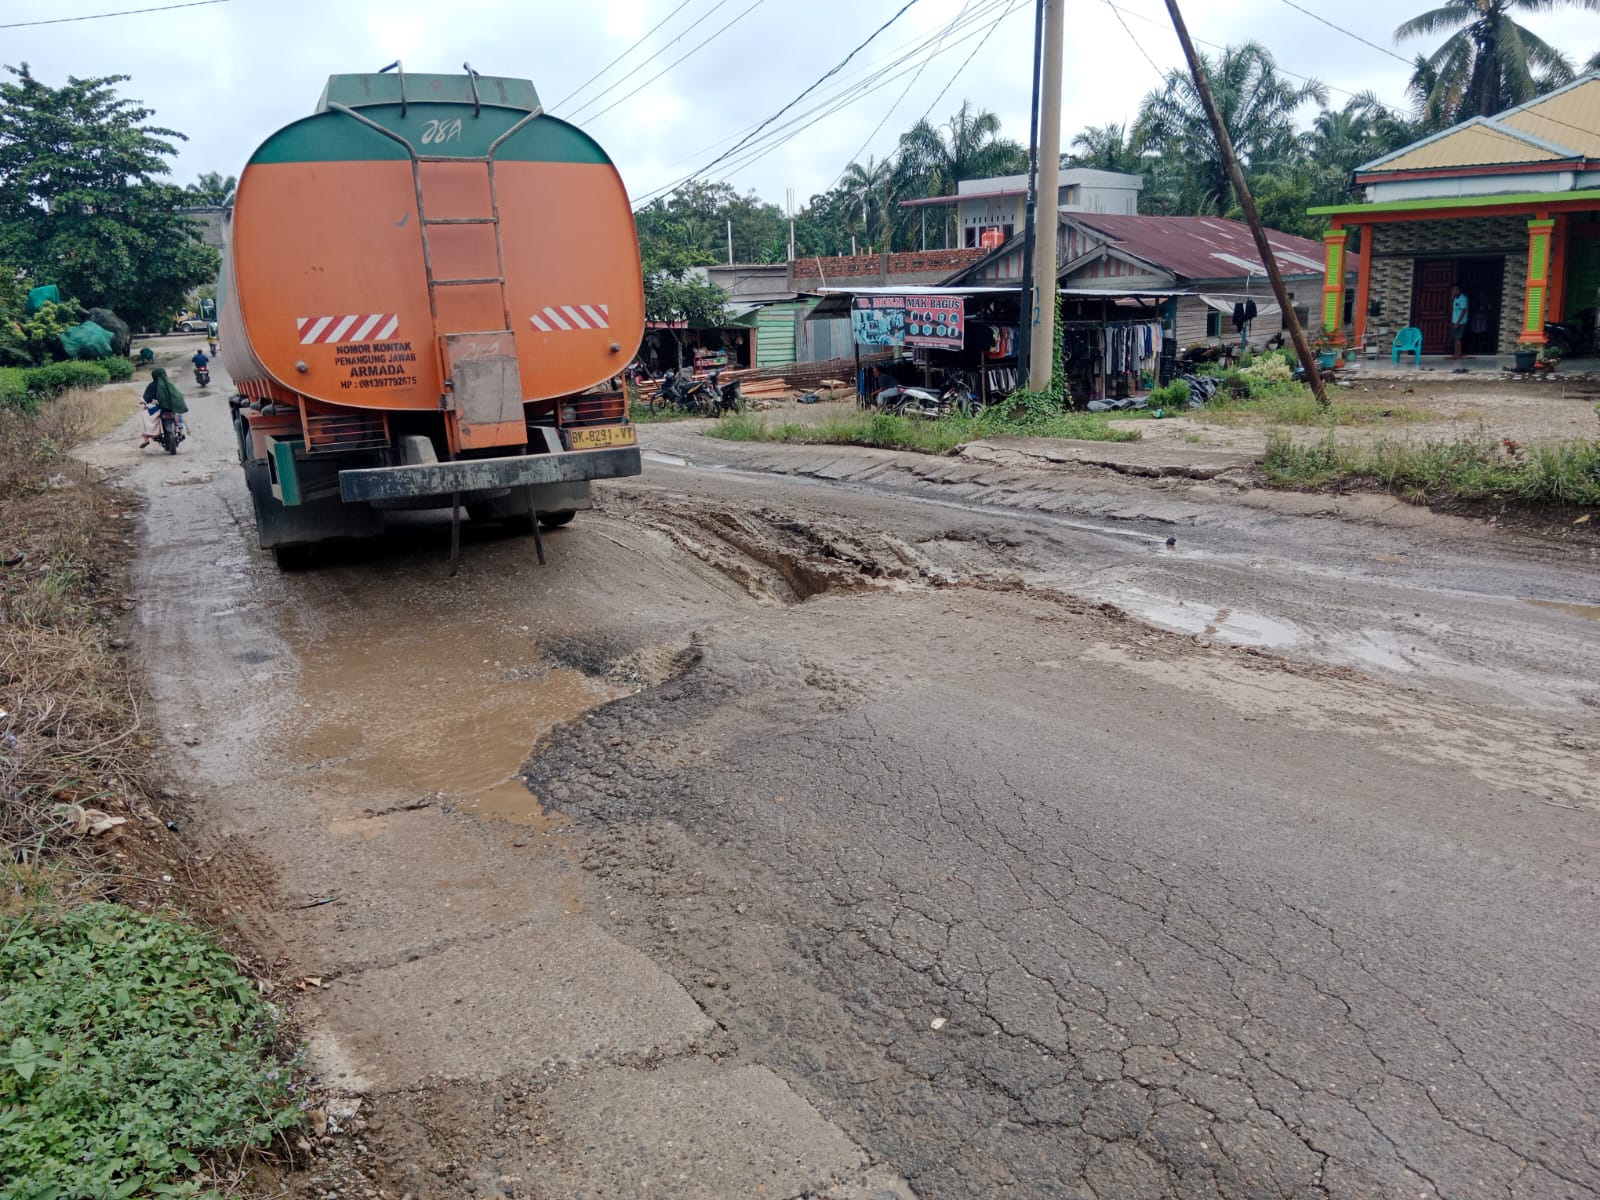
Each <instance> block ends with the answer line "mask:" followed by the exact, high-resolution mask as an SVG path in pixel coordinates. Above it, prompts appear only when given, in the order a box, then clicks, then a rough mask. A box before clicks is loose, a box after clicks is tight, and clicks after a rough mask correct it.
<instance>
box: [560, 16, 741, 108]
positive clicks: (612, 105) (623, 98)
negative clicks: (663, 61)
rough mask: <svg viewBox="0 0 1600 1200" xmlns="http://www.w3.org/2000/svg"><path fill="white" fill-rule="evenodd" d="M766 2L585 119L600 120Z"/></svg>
mask: <svg viewBox="0 0 1600 1200" xmlns="http://www.w3.org/2000/svg"><path fill="white" fill-rule="evenodd" d="M766 2H767V0H755V2H754V3H753V4H751V5H750V7H749V8H747V9H745V10H744V11H743V12H741V13H740V14H739V15H738V16H736V17H735V18H734V19H733V20H731V21H729V22H728V23H727V24H726V25H724V26H723V27H722V28H721V29H719V30H717V31H716V32H715V33H713V34H712V35H711V36H710V37H708V38H706V39H705V40H704V41H703V42H701V43H700V44H699V45H698V46H696V47H695V48H694V49H693V50H689V51H687V52H685V53H684V54H683V55H681V56H680V57H678V58H677V59H675V60H674V61H673V62H671V63H669V64H668V65H667V66H666V67H664V68H663V69H662V70H660V71H657V72H656V73H655V74H654V75H652V76H650V78H649V79H646V80H645V81H644V82H643V83H641V84H640V85H639V86H638V87H636V88H634V89H633V91H631V92H628V93H627V94H626V95H624V96H621V97H619V98H617V99H616V100H613V101H612V102H611V103H610V104H608V105H606V106H605V107H604V108H602V109H601V110H600V111H599V112H597V113H590V114H589V115H588V116H587V117H585V118H584V120H586V121H598V120H599V119H600V118H601V117H603V116H605V115H606V114H607V113H608V112H610V111H611V110H612V109H613V108H615V107H617V105H619V104H621V103H623V102H624V101H626V100H630V99H632V98H633V97H634V96H637V95H638V94H639V93H640V92H642V91H644V89H645V88H647V87H649V86H650V85H651V84H652V83H654V82H655V81H656V80H658V79H660V78H661V77H662V76H663V75H665V74H667V73H668V72H669V71H675V70H677V69H678V68H679V67H681V66H682V65H683V64H684V63H686V62H688V61H689V60H690V59H691V58H693V57H694V56H695V55H696V54H699V53H700V51H702V50H704V49H705V48H706V47H707V46H709V45H710V44H711V43H712V42H714V41H716V40H717V39H718V38H719V37H721V36H722V35H723V34H725V33H727V32H728V30H730V29H732V28H733V27H734V26H735V25H737V24H738V23H739V22H740V21H742V20H744V19H745V18H746V17H748V16H749V15H750V14H751V13H753V12H755V10H756V9H758V8H760V7H761V6H762V5H763V4H765V3H766ZM646 61H647V62H648V61H649V60H648V59H647V60H646ZM640 65H641V66H642V65H643V64H642V63H641V64H640ZM606 90H607V91H609V90H610V89H609V88H608V89H606ZM604 94H605V93H604V92H602V93H601V95H604ZM580 107H587V105H581V106H580Z"/></svg>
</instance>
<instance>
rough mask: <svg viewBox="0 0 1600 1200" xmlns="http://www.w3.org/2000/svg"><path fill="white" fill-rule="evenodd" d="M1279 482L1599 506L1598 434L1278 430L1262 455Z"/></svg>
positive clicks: (1414, 496) (1447, 499) (1415, 495)
mask: <svg viewBox="0 0 1600 1200" xmlns="http://www.w3.org/2000/svg"><path fill="white" fill-rule="evenodd" d="M1262 467H1263V469H1264V470H1265V472H1266V476H1267V481H1268V482H1269V483H1271V484H1272V485H1273V486H1275V487H1293V488H1313V489H1315V488H1325V487H1332V486H1336V485H1337V486H1341V487H1349V486H1367V487H1375V488H1380V489H1382V490H1384V491H1390V492H1395V493H1397V494H1399V495H1401V496H1404V497H1405V498H1407V499H1409V500H1414V501H1417V502H1419V503H1425V504H1426V503H1452V502H1454V503H1472V504H1483V503H1498V504H1519V505H1537V506H1561V507H1572V508H1585V509H1592V508H1600V442H1595V441H1570V442H1559V443H1556V444H1555V445H1549V446H1522V445H1519V444H1518V443H1516V442H1513V441H1510V440H1509V439H1504V438H1502V439H1500V440H1498V441H1497V440H1495V438H1494V437H1493V436H1491V435H1489V434H1487V433H1480V434H1478V435H1475V436H1473V437H1467V438H1455V439H1448V440H1446V439H1436V440H1428V441H1402V440H1397V439H1384V440H1381V441H1377V442H1372V443H1370V444H1366V445H1351V444H1346V443H1343V442H1340V441H1339V440H1338V438H1337V437H1336V435H1335V434H1334V432H1333V430H1331V429H1330V430H1329V431H1328V432H1327V433H1326V434H1325V435H1324V436H1323V437H1321V438H1320V439H1318V440H1316V441H1312V442H1301V441H1296V440H1295V439H1294V438H1293V437H1292V436H1290V435H1289V434H1287V433H1285V432H1283V431H1280V430H1273V431H1272V432H1270V433H1269V434H1268V436H1267V450H1266V455H1265V457H1264V458H1263V460H1262Z"/></svg>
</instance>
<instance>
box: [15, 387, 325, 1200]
mask: <svg viewBox="0 0 1600 1200" xmlns="http://www.w3.org/2000/svg"><path fill="white" fill-rule="evenodd" d="M57 365H58V366H72V367H83V366H85V365H93V364H82V363H75V364H57ZM49 369H50V368H46V370H49ZM25 374H26V373H25ZM8 378H10V377H9V376H8ZM15 395H16V392H15V391H12V392H10V393H8V394H7V397H8V398H7V400H6V402H5V403H0V510H3V511H4V512H5V521H4V523H3V525H0V850H3V857H0V980H3V981H4V985H3V986H0V1195H3V1196H4V1197H6V1200H45V1198H46V1197H52V1198H66V1197H71V1198H73V1200H78V1198H83V1200H112V1198H133V1200H138V1198H141V1197H153V1196H202V1195H215V1194H218V1191H219V1189H221V1190H222V1191H232V1190H234V1188H233V1185H234V1184H235V1183H236V1182H237V1181H238V1178H239V1176H240V1173H241V1169H242V1167H241V1164H242V1163H243V1162H244V1161H245V1157H246V1156H247V1155H248V1154H249V1153H250V1152H251V1150H252V1149H253V1148H257V1147H260V1146H263V1145H265V1144H266V1143H267V1142H268V1141H270V1140H272V1139H273V1138H275V1137H277V1136H278V1135H279V1134H280V1133H281V1132H282V1131H284V1130H286V1129H288V1128H290V1127H291V1126H293V1125H294V1124H296V1123H298V1121H299V1120H300V1113H299V1106H298V1104H297V1103H295V1100H294V1097H293V1096H292V1094H291V1092H290V1090H289V1082H288V1081H289V1080H290V1078H291V1074H290V1071H289V1070H288V1069H287V1067H286V1066H285V1064H284V1063H283V1062H281V1061H280V1059H279V1057H278V1055H277V1054H276V1052H275V1051H274V1044H275V1041H276V1040H277V1038H278V1037H279V1030H278V1028H277V1025H276V1017H275V1014H274V1012H273V1010H272V1009H271V1008H270V1007H269V1006H268V1005H267V1004H266V1002H265V1001H264V1000H263V999H262V998H261V997H260V996H259V995H258V993H257V991H256V988H255V986H254V984H252V983H251V982H250V980H249V979H247V978H246V977H245V974H244V972H243V971H242V970H241V969H240V968H239V966H238V965H237V964H236V962H235V960H234V958H233V956H232V955H231V954H229V953H228V952H227V951H226V950H224V949H223V948H221V946H220V945H219V943H218V942H217V940H216V939H215V938H213V937H212V936H210V935H209V934H208V933H206V932H204V931H203V928H202V925H201V924H199V923H197V921H196V917H197V916H198V915H199V914H198V913H196V912H191V911H186V908H187V907H188V906H189V905H199V904H203V903H204V902H205V901H206V899H207V898H206V897H205V896H204V895H203V894H202V893H200V892H199V891H198V890H196V889H195V887H194V885H193V883H192V881H191V880H190V879H189V878H188V871H187V869H186V868H187V860H186V858H185V854H184V851H183V849H182V847H181V844H180V843H178V842H177V840H176V838H175V837H174V836H173V835H172V833H171V832H170V831H169V829H168V828H167V826H166V823H165V820H164V819H163V818H161V817H159V816H158V815H157V813H158V811H160V810H161V808H162V806H163V801H162V800H161V797H160V792H159V788H158V786H157V781H156V778H155V756H154V745H153V738H152V734H151V731H149V730H147V729H146V728H144V726H143V723H142V719H141V715H140V711H139V705H138V701H137V696H138V690H137V687H136V685H135V683H134V681H133V679H132V676H131V673H130V671H129V669H128V667H127V664H126V662H125V661H124V659H123V657H122V656H121V655H120V654H119V653H118V644H119V643H118V638H117V629H116V625H117V621H118V618H119V616H120V611H121V610H120V604H121V601H122V593H123V590H124V587H125V583H124V579H123V561H124V556H125V553H126V551H125V549H124V545H125V542H126V534H125V532H124V531H125V530H126V529H127V528H128V520H127V518H128V517H129V516H130V515H131V513H130V511H129V509H128V506H127V502H126V501H125V500H124V499H123V498H122V497H121V495H120V493H118V492H116V491H115V490H114V489H112V488H110V487H107V486H104V485H103V484H101V483H100V482H99V481H97V480H94V479H90V478H86V477H85V472H84V469H83V468H82V466H81V465H80V464H78V463H76V462H75V461H73V460H71V459H70V458H69V457H68V451H69V450H70V448H71V447H72V446H73V445H75V444H77V443H78V442H80V441H82V440H84V439H85V438H88V437H92V436H95V435H97V434H99V433H103V432H105V431H106V430H107V429H108V428H110V427H113V426H114V425H115V424H116V423H118V422H119V421H120V420H121V419H122V418H123V417H124V416H126V415H127V412H128V410H129V408H130V407H131V405H130V403H129V399H128V396H127V395H126V394H123V393H120V392H99V391H90V390H83V389H78V390H70V391H67V392H65V393H64V394H62V395H60V396H59V397H58V398H56V399H53V400H41V399H38V397H39V396H40V395H41V392H40V389H38V388H33V389H28V388H24V389H23V399H22V400H21V401H20V402H17V401H14V400H13V399H11V397H13V396H15ZM180 864H181V865H180ZM180 877H182V878H181V881H180Z"/></svg>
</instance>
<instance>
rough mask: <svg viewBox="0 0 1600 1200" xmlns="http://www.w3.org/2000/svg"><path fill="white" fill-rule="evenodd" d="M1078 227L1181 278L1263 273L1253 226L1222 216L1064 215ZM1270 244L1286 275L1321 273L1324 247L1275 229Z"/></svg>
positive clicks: (1268, 236) (1233, 277)
mask: <svg viewBox="0 0 1600 1200" xmlns="http://www.w3.org/2000/svg"><path fill="white" fill-rule="evenodd" d="M1062 216H1063V217H1064V218H1065V219H1066V220H1069V221H1071V222H1073V223H1074V224H1077V225H1081V226H1083V227H1084V228H1086V229H1088V230H1090V231H1092V232H1098V233H1101V234H1104V235H1105V236H1106V237H1109V238H1110V239H1111V240H1112V242H1113V244H1114V245H1115V247H1116V249H1118V250H1122V251H1125V252H1126V253H1128V254H1131V255H1133V256H1134V257H1136V258H1140V259H1143V260H1144V261H1145V262H1148V263H1151V264H1153V265H1154V266H1157V267H1162V268H1165V269H1166V270H1168V271H1171V272H1172V273H1173V274H1175V275H1177V276H1178V277H1179V278H1181V279H1187V280H1195V279H1243V278H1245V277H1246V276H1248V275H1265V274H1266V273H1267V269H1266V267H1264V266H1263V265H1262V263H1261V256H1260V255H1259V254H1258V253H1257V251H1256V243H1255V238H1254V237H1252V236H1251V234H1250V226H1248V225H1246V224H1245V223H1244V222H1243V221H1230V220H1227V219H1226V218H1224V217H1156V216H1148V215H1145V214H1142V213H1141V214H1136V215H1126V216H1125V215H1120V214H1118V215H1113V214H1109V213H1063V214H1062ZM1267 242H1268V244H1269V245H1270V246H1271V247H1272V250H1273V253H1274V254H1276V255H1277V258H1278V270H1280V271H1281V272H1283V274H1284V275H1286V276H1290V275H1321V274H1322V265H1323V251H1322V243H1321V242H1317V241H1313V240H1311V239H1310V238H1303V237H1296V236H1295V235H1294V234H1290V233H1281V232H1279V231H1278V230H1276V229H1269V230H1267Z"/></svg>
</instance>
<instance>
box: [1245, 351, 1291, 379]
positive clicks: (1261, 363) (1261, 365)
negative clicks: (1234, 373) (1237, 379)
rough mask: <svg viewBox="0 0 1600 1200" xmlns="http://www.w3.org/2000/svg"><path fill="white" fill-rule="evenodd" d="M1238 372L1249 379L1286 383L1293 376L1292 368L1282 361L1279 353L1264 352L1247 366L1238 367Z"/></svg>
mask: <svg viewBox="0 0 1600 1200" xmlns="http://www.w3.org/2000/svg"><path fill="white" fill-rule="evenodd" d="M1239 374H1240V375H1243V376H1244V377H1245V378H1246V379H1249V380H1252V381H1254V380H1261V381H1262V382H1263V383H1288V382H1289V381H1290V380H1291V379H1293V378H1294V370H1293V368H1291V367H1290V366H1289V364H1288V363H1286V362H1284V361H1283V356H1282V355H1279V354H1266V355H1262V356H1261V357H1260V358H1258V359H1256V360H1255V361H1254V362H1252V363H1251V364H1250V365H1249V366H1248V367H1240V368H1239Z"/></svg>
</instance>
